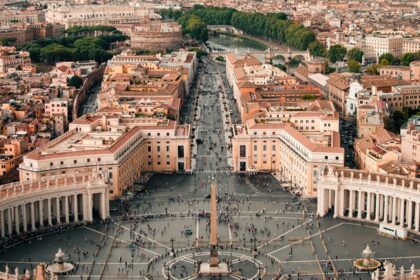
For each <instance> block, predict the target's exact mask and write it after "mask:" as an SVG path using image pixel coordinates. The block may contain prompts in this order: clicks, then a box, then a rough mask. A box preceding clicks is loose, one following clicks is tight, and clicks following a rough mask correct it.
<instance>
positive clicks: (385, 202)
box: [384, 195, 389, 223]
mask: <svg viewBox="0 0 420 280" xmlns="http://www.w3.org/2000/svg"><path fill="white" fill-rule="evenodd" d="M388 202H389V199H388V195H384V208H385V209H384V222H385V223H388V211H389V210H388V207H389V205H388Z"/></svg>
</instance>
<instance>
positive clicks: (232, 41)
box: [207, 33, 284, 64]
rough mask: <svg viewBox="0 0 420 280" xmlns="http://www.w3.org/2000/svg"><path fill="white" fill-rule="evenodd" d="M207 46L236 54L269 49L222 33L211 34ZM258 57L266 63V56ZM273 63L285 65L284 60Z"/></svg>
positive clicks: (257, 43) (255, 42) (260, 44)
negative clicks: (236, 52)
mask: <svg viewBox="0 0 420 280" xmlns="http://www.w3.org/2000/svg"><path fill="white" fill-rule="evenodd" d="M207 46H209V47H211V48H212V49H216V50H224V51H230V52H235V51H236V50H237V51H238V52H240V53H243V52H247V51H265V50H266V49H267V46H265V45H263V44H262V43H260V42H257V41H253V40H249V39H244V38H240V37H235V36H229V35H225V34H220V33H217V34H209V39H208V41H207ZM256 57H257V58H258V59H259V60H260V61H261V62H264V55H256ZM273 63H274V64H276V63H284V60H283V59H277V58H276V59H274V60H273Z"/></svg>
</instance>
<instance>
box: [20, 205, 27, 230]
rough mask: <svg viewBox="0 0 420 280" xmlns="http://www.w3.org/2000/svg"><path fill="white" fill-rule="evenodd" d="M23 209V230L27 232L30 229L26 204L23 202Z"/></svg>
mask: <svg viewBox="0 0 420 280" xmlns="http://www.w3.org/2000/svg"><path fill="white" fill-rule="evenodd" d="M20 207H21V209H22V214H23V215H22V216H23V232H27V231H28V219H27V216H26V204H22V205H21V206H20Z"/></svg>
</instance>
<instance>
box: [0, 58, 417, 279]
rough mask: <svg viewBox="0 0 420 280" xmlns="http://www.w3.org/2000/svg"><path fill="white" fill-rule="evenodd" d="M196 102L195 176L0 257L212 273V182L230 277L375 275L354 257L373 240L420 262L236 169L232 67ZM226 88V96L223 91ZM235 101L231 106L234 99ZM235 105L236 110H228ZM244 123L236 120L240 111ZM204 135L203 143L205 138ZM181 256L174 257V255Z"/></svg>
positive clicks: (160, 181) (389, 256)
mask: <svg viewBox="0 0 420 280" xmlns="http://www.w3.org/2000/svg"><path fill="white" fill-rule="evenodd" d="M199 71H200V72H199V73H201V74H200V75H201V76H200V77H199V80H198V82H197V87H196V88H194V89H193V91H192V93H191V94H192V95H191V97H190V98H189V100H190V102H193V104H195V105H196V106H193V107H189V108H188V112H187V114H188V117H186V116H184V117H183V118H184V119H185V120H188V121H191V122H192V126H193V130H194V143H195V144H194V151H195V152H194V157H195V162H196V163H195V164H196V168H195V170H196V172H194V173H193V174H154V175H153V176H152V177H151V179H150V180H149V181H148V182H147V184H146V188H145V190H144V191H143V192H141V193H137V194H135V195H134V197H132V198H130V199H129V200H117V201H112V202H111V206H110V207H111V218H110V219H109V221H107V222H104V223H94V224H88V225H79V226H77V227H74V228H72V229H68V230H65V231H61V232H52V233H50V234H46V235H44V236H42V237H38V238H35V239H31V240H26V241H25V242H21V243H19V244H16V245H14V246H11V247H10V248H1V249H2V250H1V252H0V263H1V265H5V264H8V265H9V267H10V268H11V269H14V267H16V266H18V267H19V270H20V271H23V269H26V268H28V269H30V270H32V269H33V268H34V267H35V265H37V264H38V263H40V262H46V263H50V262H51V261H52V260H53V257H54V254H55V253H56V252H57V250H58V248H61V249H62V250H63V251H64V252H65V253H66V254H67V255H68V257H69V259H70V260H71V261H72V262H74V263H75V264H76V265H77V267H76V270H75V272H73V273H72V274H70V275H67V276H65V277H63V278H64V279H73V278H76V279H132V278H135V279H205V278H206V277H202V276H198V275H197V274H196V270H197V269H196V264H197V261H203V262H205V261H207V259H208V255H209V246H208V245H209V226H208V224H209V218H208V213H209V209H210V205H209V201H210V200H209V188H210V184H211V182H213V181H214V182H215V183H216V185H217V188H218V190H217V191H218V201H219V203H218V218H219V224H218V240H219V258H220V259H224V260H226V261H228V262H230V263H231V264H232V271H233V273H232V275H229V276H222V277H221V279H231V278H233V279H258V278H260V277H261V279H280V278H281V276H283V277H284V278H283V279H329V278H330V279H334V278H336V279H371V278H370V275H369V274H368V273H359V272H357V271H355V270H354V269H353V265H352V262H353V260H354V259H355V258H359V257H360V256H361V252H362V250H363V249H364V248H365V247H366V244H369V245H370V247H371V248H372V250H373V251H374V252H375V257H376V258H377V259H379V260H381V261H385V260H388V261H391V262H393V263H395V264H396V266H397V267H398V268H399V267H401V266H402V265H404V267H405V268H406V269H408V268H409V267H410V265H411V263H414V264H415V265H416V267H419V266H420V244H419V241H418V240H409V241H402V240H392V239H390V238H387V237H384V236H381V235H379V234H378V233H377V228H378V226H377V225H373V224H361V223H359V222H356V221H354V222H353V221H346V220H340V219H333V218H332V217H331V215H329V216H327V217H324V218H322V219H317V218H316V217H315V214H314V213H315V211H316V204H315V202H314V201H309V200H299V199H297V198H295V197H293V196H292V195H291V194H290V193H289V192H287V190H285V189H283V188H282V185H281V184H280V183H279V182H277V181H276V179H275V178H274V177H273V176H271V175H270V174H258V175H244V174H231V173H229V172H228V170H229V161H228V159H229V155H230V146H229V131H230V125H231V121H230V119H231V118H230V116H229V117H228V118H227V117H226V114H228V115H229V114H230V113H229V112H230V111H232V114H231V115H235V114H237V110H235V109H229V108H225V107H224V105H223V101H221V98H222V97H221V95H220V94H222V93H223V94H227V95H228V98H227V99H228V100H230V101H231V97H229V95H231V89H229V88H228V86H227V83H226V81H225V77H223V66H221V65H218V64H216V63H206V64H204V66H202V67H201V68H200V70H199ZM220 92H222V93H220ZM230 106H231V107H232V104H230ZM226 110H227V111H226ZM234 118H235V119H236V118H237V117H234ZM198 139H199V141H197V140H198ZM172 252H173V253H174V255H173V254H172Z"/></svg>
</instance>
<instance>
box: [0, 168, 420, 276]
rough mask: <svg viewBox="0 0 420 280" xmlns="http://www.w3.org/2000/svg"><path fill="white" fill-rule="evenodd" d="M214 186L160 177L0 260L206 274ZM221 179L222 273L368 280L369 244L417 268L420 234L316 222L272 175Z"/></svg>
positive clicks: (128, 272) (116, 271)
mask: <svg viewBox="0 0 420 280" xmlns="http://www.w3.org/2000/svg"><path fill="white" fill-rule="evenodd" d="M169 184H170V185H171V186H172V188H168V187H167V186H168V185H169ZM209 184H210V176H209V175H208V174H200V173H198V174H193V175H165V174H156V175H154V176H153V177H152V178H151V179H150V181H149V182H148V183H147V185H146V190H145V191H144V192H143V193H142V194H138V195H136V196H135V197H134V198H132V199H131V200H129V201H125V202H122V201H114V202H113V203H112V204H111V218H110V219H109V221H108V222H106V223H104V222H98V223H92V224H86V225H85V224H80V225H77V226H76V225H75V226H74V227H63V228H62V229H61V231H60V228H55V231H54V230H52V229H49V230H48V231H45V232H44V234H43V235H39V236H37V237H36V238H32V239H31V238H29V236H28V237H27V238H26V239H25V240H23V241H22V240H20V239H16V242H17V243H16V244H13V243H12V242H10V243H9V245H8V247H7V248H2V251H1V252H0V266H4V265H6V264H7V265H8V267H9V269H10V270H11V271H14V270H13V269H14V268H15V267H18V268H19V271H20V272H21V273H23V272H24V271H25V269H28V270H29V271H32V270H33V269H34V268H35V266H36V265H37V264H39V263H42V262H44V263H52V262H53V259H54V255H55V253H56V252H57V250H58V248H61V249H62V250H63V251H64V252H66V255H67V256H68V259H69V260H68V261H71V262H73V263H74V264H75V270H74V271H73V272H71V273H70V274H68V275H65V276H62V277H61V278H60V279H73V278H77V279H88V278H89V279H134V278H135V279H206V278H208V277H205V276H200V275H198V274H197V272H196V268H195V267H194V266H195V263H196V261H197V260H201V261H205V260H206V259H208V254H209V245H208V244H209V227H208V223H209V219H208V212H209V199H208V198H207V197H208V195H207V194H208V192H209ZM216 184H217V186H218V194H219V196H220V199H219V203H218V218H219V224H218V240H219V255H220V259H225V260H228V261H229V262H231V263H232V273H231V274H230V275H227V276H222V277H221V279H259V278H261V279H276V278H279V277H281V276H286V277H289V278H290V279H298V278H299V279H328V278H334V277H339V278H340V279H370V275H369V272H365V271H357V270H356V269H355V268H354V267H353V262H354V260H355V259H357V258H360V252H361V251H362V250H363V249H364V248H365V247H366V245H367V244H369V246H370V248H372V250H373V251H375V259H378V260H380V261H381V262H384V261H390V262H392V263H394V264H395V265H396V267H398V268H399V267H401V266H404V267H406V268H407V269H408V268H409V267H410V266H411V264H412V263H414V264H415V265H416V266H417V267H418V266H420V256H419V253H418V252H419V244H418V240H416V239H415V238H414V239H413V240H409V241H403V240H393V239H390V238H388V237H384V236H382V235H379V234H378V233H377V225H373V224H362V223H359V222H352V221H345V220H340V219H334V218H332V215H327V216H326V217H324V218H320V219H317V218H316V217H315V214H314V213H315V211H316V204H315V203H313V202H311V201H306V200H303V201H301V200H298V199H296V198H294V197H293V196H292V195H290V194H289V193H288V192H287V191H285V190H283V189H281V188H280V187H279V184H278V182H276V181H275V179H274V178H273V177H271V176H270V175H256V176H251V177H245V176H241V175H234V174H217V175H216ZM171 190H172V191H171ZM172 246H173V249H174V251H175V257H172V256H171V251H172ZM254 249H256V251H257V253H256V254H254ZM168 275H169V276H168ZM324 277H325V278H324Z"/></svg>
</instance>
